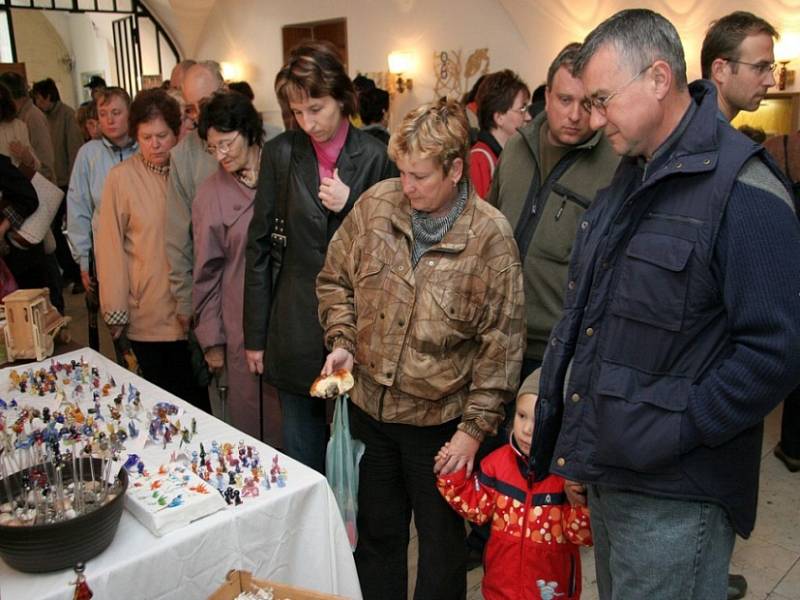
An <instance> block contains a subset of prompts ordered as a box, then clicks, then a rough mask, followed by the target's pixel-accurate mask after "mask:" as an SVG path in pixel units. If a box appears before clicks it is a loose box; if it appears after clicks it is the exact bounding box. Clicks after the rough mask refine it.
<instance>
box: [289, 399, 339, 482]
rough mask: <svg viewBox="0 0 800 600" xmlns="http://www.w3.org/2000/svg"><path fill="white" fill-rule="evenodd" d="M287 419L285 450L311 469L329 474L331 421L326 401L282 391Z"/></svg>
mask: <svg viewBox="0 0 800 600" xmlns="http://www.w3.org/2000/svg"><path fill="white" fill-rule="evenodd" d="M278 398H279V399H280V401H281V417H282V418H283V451H284V452H285V453H286V454H288V455H289V456H291V457H292V458H293V459H295V460H297V461H300V462H301V463H303V464H304V465H306V466H307V467H311V468H312V469H314V470H316V471H318V472H320V473H323V474H324V473H325V448H326V446H327V443H328V422H327V419H326V413H325V406H326V403H325V400H323V399H322V398H312V397H311V396H305V395H301V394H293V393H291V392H285V391H283V390H278Z"/></svg>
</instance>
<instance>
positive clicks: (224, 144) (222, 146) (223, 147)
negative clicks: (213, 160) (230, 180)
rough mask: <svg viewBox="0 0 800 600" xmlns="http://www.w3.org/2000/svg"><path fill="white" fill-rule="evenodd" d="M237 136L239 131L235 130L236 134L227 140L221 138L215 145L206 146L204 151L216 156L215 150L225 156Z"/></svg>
mask: <svg viewBox="0 0 800 600" xmlns="http://www.w3.org/2000/svg"><path fill="white" fill-rule="evenodd" d="M238 137H239V132H238V131H237V132H236V135H235V136H233V137H232V138H231V139H229V140H223V141H221V142H220V143H219V144H218V145H216V146H207V147H206V152H208V153H209V154H210V155H211V156H216V155H217V152H219V153H220V154H222V156H227V155H228V153H229V152H230V151H231V146H233V142H235V141H236V138H238Z"/></svg>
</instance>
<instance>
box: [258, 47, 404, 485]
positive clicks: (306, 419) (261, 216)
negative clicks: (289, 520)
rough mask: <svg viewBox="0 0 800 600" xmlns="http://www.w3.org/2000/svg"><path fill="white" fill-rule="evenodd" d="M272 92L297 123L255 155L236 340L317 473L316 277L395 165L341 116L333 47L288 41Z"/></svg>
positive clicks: (340, 78)
mask: <svg viewBox="0 0 800 600" xmlns="http://www.w3.org/2000/svg"><path fill="white" fill-rule="evenodd" d="M275 92H276V94H277V96H278V99H279V101H280V102H281V104H282V105H284V107H288V109H289V110H290V111H291V114H292V115H293V117H294V119H295V121H296V122H297V125H298V128H297V129H295V130H290V131H287V132H285V133H283V134H281V135H280V136H278V137H277V138H275V139H273V140H271V141H270V142H269V143H267V144H266V145H265V146H264V150H263V152H262V156H261V168H260V175H259V181H258V190H257V192H256V198H255V208H254V214H253V220H252V221H251V223H250V229H249V232H248V243H247V260H246V270H245V292H244V294H245V297H244V336H245V349H246V354H247V362H248V367H249V368H250V370H251V372H253V373H263V374H264V378H265V380H266V381H268V382H269V383H271V384H272V385H274V386H275V387H276V388H277V389H278V395H279V397H280V400H281V406H282V408H281V410H282V413H283V440H284V448H283V450H284V451H285V452H286V453H287V454H288V455H289V456H291V457H292V458H295V459H297V460H299V461H301V462H303V463H304V464H306V465H308V466H310V467H312V468H314V469H316V470H318V471H320V472H323V471H324V465H325V444H326V441H327V435H326V420H325V403H324V401H322V400H320V399H318V398H311V397H310V396H309V395H308V390H309V388H310V387H311V383H312V382H313V381H314V379H315V378H316V377H317V376H318V375H319V372H320V369H321V368H322V365H323V363H324V362H325V355H326V352H325V346H324V343H323V339H322V328H321V327H320V325H319V321H318V318H317V297H316V293H315V281H316V277H317V273H319V271H320V269H321V268H322V265H323V262H324V260H325V253H326V252H327V249H328V242H329V241H330V239H331V237H332V236H333V234H334V232H335V231H336V229H337V228H338V227H339V225H340V224H341V223H342V220H343V219H344V218H345V216H347V214H348V213H349V212H350V209H351V208H352V207H353V204H354V203H355V201H356V200H357V199H358V197H359V196H361V194H362V193H363V192H365V191H366V190H367V189H368V188H370V187H371V186H372V185H374V184H375V183H377V182H378V181H381V180H383V179H386V178H388V177H393V176H395V175H396V169H395V167H394V166H393V164H392V163H391V162H390V161H389V158H388V157H387V154H386V146H384V145H383V144H381V143H380V142H379V141H378V140H376V139H375V138H373V137H372V136H370V135H367V134H365V133H363V132H362V131H360V130H358V129H357V128H355V127H353V126H351V125H350V123H349V117H350V116H351V115H353V114H355V113H356V110H357V106H356V104H357V103H356V94H355V91H354V89H353V84H352V82H351V81H350V78H349V77H348V76H347V73H346V72H345V70H344V66H343V65H342V63H341V61H340V60H339V58H338V56H337V55H336V53H335V50H334V49H333V48H332V47H329V46H327V45H325V44H324V43H320V42H310V43H307V44H304V45H302V46H300V47H298V48H296V49H295V50H293V51H292V54H291V55H290V57H289V62H288V63H287V64H286V66H284V67H283V69H281V71H280V72H279V73H278V76H277V78H276V80H275ZM276 223H277V226H276ZM278 264H280V267H279V272H278ZM273 278H275V279H274V281H275V283H274V285H273ZM254 418H257V416H256V415H254Z"/></svg>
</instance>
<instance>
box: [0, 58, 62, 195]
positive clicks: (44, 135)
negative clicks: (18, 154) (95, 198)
mask: <svg viewBox="0 0 800 600" xmlns="http://www.w3.org/2000/svg"><path fill="white" fill-rule="evenodd" d="M0 83H2V84H3V85H5V86H6V87H7V88H8V89H9V91H10V92H11V97H12V98H13V99H14V105H15V106H16V107H17V118H18V119H20V120H21V121H22V122H23V123H25V125H27V126H28V135H29V136H30V139H31V147H32V148H33V153H34V154H35V155H36V158H38V159H39V162H41V166H40V168H39V172H40V173H41V174H42V175H44V176H45V177H46V178H47V179H49V180H50V181H52V182H53V183H55V181H56V175H55V170H54V169H53V164H54V162H55V157H54V153H53V141H52V140H51V139H50V126H49V125H48V124H47V117H45V116H44V113H43V112H42V111H41V110H39V108H38V107H37V106H36V105H35V104H34V103H33V101H32V100H31V97H30V96H29V95H28V82H27V81H25V78H24V77H23V76H22V75H20V74H19V73H12V72H10V71H9V72H6V73H3V74H2V75H0Z"/></svg>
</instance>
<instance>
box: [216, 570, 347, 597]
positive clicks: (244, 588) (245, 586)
mask: <svg viewBox="0 0 800 600" xmlns="http://www.w3.org/2000/svg"><path fill="white" fill-rule="evenodd" d="M254 588H262V589H265V590H269V589H272V592H273V594H274V597H275V600H346V598H344V597H343V596H334V595H333V594H323V593H321V592H315V591H313V590H307V589H303V588H299V587H295V586H292V585H285V584H283V583H275V582H274V581H269V580H267V579H256V578H255V577H253V576H252V574H251V573H250V572H249V571H239V570H238V569H233V570H231V571H229V572H228V576H227V577H226V578H225V583H224V584H222V586H220V587H219V588H217V591H215V592H214V593H213V594H211V595H210V596H209V597H208V600H234V599H235V598H236V597H237V596H238V595H239V594H241V593H242V592H248V591H252V590H253V589H254Z"/></svg>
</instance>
